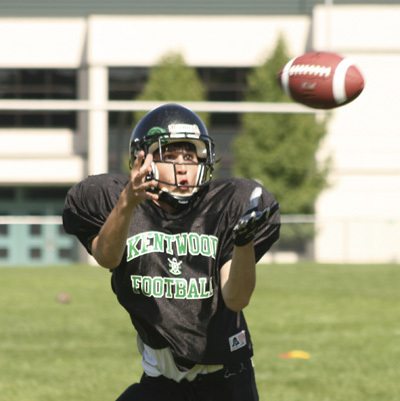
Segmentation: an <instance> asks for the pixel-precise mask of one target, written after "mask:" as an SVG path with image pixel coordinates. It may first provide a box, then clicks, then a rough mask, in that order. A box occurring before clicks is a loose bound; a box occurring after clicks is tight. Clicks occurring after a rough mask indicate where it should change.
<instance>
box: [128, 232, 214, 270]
mask: <svg viewBox="0 0 400 401" xmlns="http://www.w3.org/2000/svg"><path fill="white" fill-rule="evenodd" d="M126 247H127V256H126V261H127V262H129V261H131V260H133V259H135V258H137V257H139V256H142V255H146V254H149V253H155V252H157V253H164V252H165V253H167V254H168V255H174V256H178V257H181V256H186V255H192V256H198V255H202V256H205V257H211V258H213V259H215V258H216V254H217V247H218V238H217V237H215V236H214V235H207V234H198V233H179V234H166V233H162V232H159V231H145V232H143V233H140V234H136V235H133V236H132V237H129V238H128V239H127V241H126Z"/></svg>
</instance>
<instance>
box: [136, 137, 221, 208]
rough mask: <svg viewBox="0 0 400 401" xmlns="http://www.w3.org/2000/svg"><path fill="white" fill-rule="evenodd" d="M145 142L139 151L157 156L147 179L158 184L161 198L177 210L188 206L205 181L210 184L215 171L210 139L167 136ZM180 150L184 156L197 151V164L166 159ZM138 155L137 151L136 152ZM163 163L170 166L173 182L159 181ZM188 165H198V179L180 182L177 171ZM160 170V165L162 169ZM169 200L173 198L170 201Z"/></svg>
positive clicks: (195, 162) (212, 147)
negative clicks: (171, 153)
mask: <svg viewBox="0 0 400 401" xmlns="http://www.w3.org/2000/svg"><path fill="white" fill-rule="evenodd" d="M152 139H153V140H152V141H144V142H143V143H142V144H141V146H139V147H138V148H137V150H136V151H138V150H140V149H142V150H144V152H145V154H148V153H152V154H153V156H154V159H153V162H152V172H151V174H149V176H148V177H147V180H154V181H157V182H158V183H159V185H158V189H157V191H158V192H159V193H160V199H161V200H165V201H167V203H170V204H173V206H174V207H175V208H181V207H182V206H185V205H187V204H188V203H189V202H190V201H191V199H192V197H193V195H194V194H196V193H197V192H198V190H199V188H200V187H201V186H202V185H204V184H205V183H206V182H208V181H210V180H211V178H212V174H213V171H214V162H215V160H214V158H215V155H214V145H213V143H212V141H211V140H206V141H204V140H202V139H197V138H176V139H171V138H170V137H169V136H168V135H160V136H158V138H157V139H156V140H154V139H155V138H152ZM171 150H173V151H178V152H182V153H183V154H185V153H186V152H189V153H190V152H194V153H195V154H196V156H197V161H184V162H182V163H180V162H176V161H171V160H169V159H168V158H166V157H165V154H166V153H168V152H169V151H171ZM135 153H136V152H135ZM160 164H163V165H164V168H165V166H170V168H171V174H170V176H171V177H173V180H172V181H166V180H162V179H161V178H160V173H159V168H158V165H160ZM182 166H186V167H188V168H189V169H190V168H191V167H190V166H197V173H196V178H195V180H194V182H193V183H189V182H181V180H180V174H179V172H178V170H179V169H180V168H182ZM160 167H161V166H160ZM180 188H185V189H189V191H181V189H180ZM170 198H173V200H172V199H170Z"/></svg>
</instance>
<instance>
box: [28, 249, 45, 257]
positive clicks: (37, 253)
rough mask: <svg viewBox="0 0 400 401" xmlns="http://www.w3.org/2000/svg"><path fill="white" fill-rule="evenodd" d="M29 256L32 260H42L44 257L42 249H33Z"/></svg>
mask: <svg viewBox="0 0 400 401" xmlns="http://www.w3.org/2000/svg"><path fill="white" fill-rule="evenodd" d="M29 255H30V257H31V258H32V259H40V258H41V257H42V250H41V249H40V248H31V249H30V250H29Z"/></svg>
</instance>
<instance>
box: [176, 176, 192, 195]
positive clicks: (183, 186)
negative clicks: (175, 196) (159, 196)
mask: <svg viewBox="0 0 400 401" xmlns="http://www.w3.org/2000/svg"><path fill="white" fill-rule="evenodd" d="M177 189H178V191H181V192H186V191H187V190H189V181H188V180H186V179H182V180H180V181H179V182H178V188H177Z"/></svg>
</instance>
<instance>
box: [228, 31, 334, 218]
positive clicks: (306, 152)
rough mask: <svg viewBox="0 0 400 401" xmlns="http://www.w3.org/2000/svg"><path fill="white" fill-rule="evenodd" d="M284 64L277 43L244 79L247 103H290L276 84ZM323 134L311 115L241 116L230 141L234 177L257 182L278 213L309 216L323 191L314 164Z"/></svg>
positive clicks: (322, 176) (323, 169)
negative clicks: (240, 124) (268, 193)
mask: <svg viewBox="0 0 400 401" xmlns="http://www.w3.org/2000/svg"><path fill="white" fill-rule="evenodd" d="M288 59H289V57H288V56H287V53H286V45H285V42H284V40H283V38H280V39H279V40H278V43H277V46H276V48H275V50H274V52H273V54H272V56H271V58H270V59H268V60H267V61H266V62H265V63H264V64H263V65H261V66H260V67H257V68H255V69H254V70H253V72H252V73H251V74H250V75H249V78H248V93H247V95H246V100H248V101H263V102H289V101H290V99H289V98H288V97H287V95H286V94H285V93H284V92H283V91H282V89H281V88H280V87H279V84H278V82H277V79H276V74H277V72H278V71H279V69H280V68H282V66H283V65H285V64H286V62H287V61H288ZM325 133H326V121H319V120H317V119H316V117H315V115H314V114H280V113H276V114H275V113H274V114H272V113H266V114H259V113H257V114H255V113H249V114H246V115H244V116H243V129H242V131H241V132H240V133H239V135H238V136H237V137H236V139H235V141H234V147H233V149H234V154H235V165H234V172H235V173H236V174H238V175H241V176H244V177H248V178H254V179H257V180H259V181H261V182H262V183H263V184H264V185H265V186H266V187H267V188H269V189H270V190H271V192H273V193H274V194H275V195H276V197H277V198H278V199H279V202H280V204H281V209H282V212H283V213H313V212H314V203H315V200H316V198H317V196H318V194H319V193H320V191H321V190H322V189H323V188H324V187H325V185H326V175H327V165H326V164H324V165H322V166H321V165H319V164H318V162H317V160H316V152H317V150H318V148H319V145H320V142H321V140H322V139H323V137H324V135H325Z"/></svg>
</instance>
